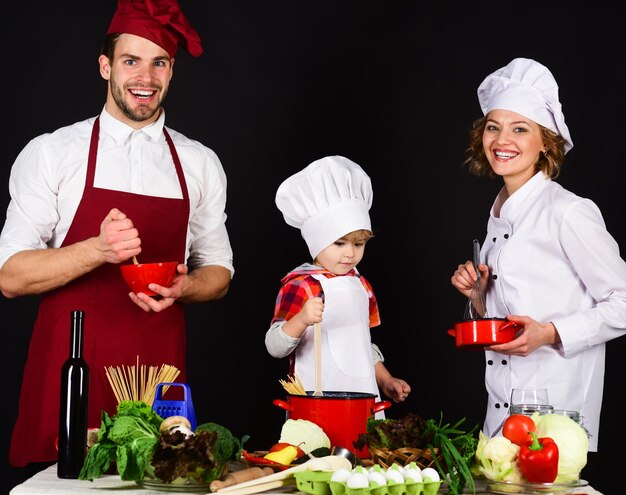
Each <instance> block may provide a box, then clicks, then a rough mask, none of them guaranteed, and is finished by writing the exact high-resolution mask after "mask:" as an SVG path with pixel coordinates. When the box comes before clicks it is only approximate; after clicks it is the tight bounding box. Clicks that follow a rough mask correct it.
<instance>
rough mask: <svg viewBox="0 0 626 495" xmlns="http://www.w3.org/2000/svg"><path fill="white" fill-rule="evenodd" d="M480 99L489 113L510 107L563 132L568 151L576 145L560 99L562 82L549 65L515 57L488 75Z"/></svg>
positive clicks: (556, 130) (479, 92) (480, 91)
mask: <svg viewBox="0 0 626 495" xmlns="http://www.w3.org/2000/svg"><path fill="white" fill-rule="evenodd" d="M478 102H479V103H480V107H481V109H482V111H483V113H484V114H485V115H487V114H488V113H489V112H490V111H491V110H494V109H500V110H510V111H512V112H515V113H519V114H520V115H523V116H524V117H528V118H529V119H532V120H533V121H535V122H536V123H537V124H541V125H542V126H544V127H547V128H548V129H551V130H553V131H554V132H556V133H557V134H560V135H561V136H562V137H563V138H564V139H565V140H567V143H565V153H567V152H568V151H569V150H570V149H572V148H573V147H574V143H573V142H572V138H571V136H570V134H569V129H568V128H567V125H565V116H564V115H563V111H562V109H561V103H560V102H559V86H558V85H557V83H556V80H555V79H554V76H552V73H551V72H550V71H549V70H548V68H547V67H545V66H543V65H541V64H540V63H539V62H536V61H534V60H531V59H529V58H516V59H513V60H512V61H511V62H509V64H508V65H507V66H506V67H502V68H501V69H498V70H497V71H495V72H494V73H493V74H490V75H488V76H487V77H486V78H485V80H484V81H483V82H482V83H481V85H480V86H479V87H478Z"/></svg>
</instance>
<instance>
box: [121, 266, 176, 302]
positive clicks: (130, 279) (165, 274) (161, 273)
mask: <svg viewBox="0 0 626 495" xmlns="http://www.w3.org/2000/svg"><path fill="white" fill-rule="evenodd" d="M177 265H178V262H176V261H166V262H164V263H139V264H134V263H133V264H132V265H120V270H121V271H122V276H123V277H124V280H125V281H126V284H127V285H128V287H129V288H130V290H131V291H133V292H134V293H135V294H137V293H139V292H143V293H144V294H145V295H147V296H155V295H156V294H155V293H154V292H152V291H151V290H150V289H148V284H159V285H162V286H163V287H169V286H170V285H172V281H173V280H174V276H175V275H176V266H177Z"/></svg>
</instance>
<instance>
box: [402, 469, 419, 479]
mask: <svg viewBox="0 0 626 495" xmlns="http://www.w3.org/2000/svg"><path fill="white" fill-rule="evenodd" d="M404 479H405V480H413V481H417V482H419V481H422V471H421V469H420V468H418V467H415V468H406V469H405V470H404Z"/></svg>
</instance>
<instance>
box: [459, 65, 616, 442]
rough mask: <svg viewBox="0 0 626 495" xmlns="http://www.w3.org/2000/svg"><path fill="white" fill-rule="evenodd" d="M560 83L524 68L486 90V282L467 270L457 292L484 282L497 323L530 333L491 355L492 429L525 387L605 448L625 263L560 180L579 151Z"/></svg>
mask: <svg viewBox="0 0 626 495" xmlns="http://www.w3.org/2000/svg"><path fill="white" fill-rule="evenodd" d="M558 89H559V87H558V85H557V83H556V80H555V79H554V76H553V75H552V73H551V72H550V71H549V70H548V69H547V68H546V67H545V66H544V65H542V64H540V63H539V62H537V61H535V60H532V59H528V58H516V59H514V60H512V61H511V62H509V63H508V64H507V65H506V66H504V67H502V68H500V69H498V70H496V71H495V72H493V73H492V74H490V75H488V76H487V77H486V78H485V79H484V80H483V82H482V83H481V84H480V86H479V88H478V101H479V104H480V107H481V109H482V112H483V114H484V117H482V118H480V119H478V120H477V121H476V122H475V123H474V126H473V129H472V130H471V132H470V144H469V149H468V159H467V161H466V164H467V165H468V166H469V171H470V172H471V173H473V174H474V175H482V176H487V177H492V178H496V177H501V178H502V181H503V182H504V186H503V187H502V189H501V190H500V192H499V193H498V195H497V196H496V198H495V201H494V202H493V205H492V207H491V211H490V216H489V221H488V224H487V235H486V238H485V240H484V242H483V245H482V246H483V247H482V251H481V258H482V259H483V260H484V263H480V264H479V265H478V271H479V273H478V274H477V273H476V270H475V269H474V266H473V263H472V262H471V261H467V262H465V263H464V264H462V265H458V267H457V269H456V271H455V272H454V274H453V275H452V277H451V282H452V285H453V286H454V287H455V288H456V289H457V290H458V291H459V292H461V293H462V294H463V295H465V296H469V295H470V292H471V289H472V287H473V286H474V284H475V282H476V280H477V277H480V284H481V286H482V287H483V289H484V291H485V294H486V305H487V314H488V316H489V317H491V318H494V317H507V318H508V319H509V320H511V321H515V322H517V323H519V324H520V325H522V326H523V328H522V330H520V331H519V332H518V333H517V335H516V338H515V339H514V340H512V341H511V342H507V343H505V344H498V345H493V346H490V347H488V348H487V349H486V350H485V353H486V356H485V362H486V363H487V365H486V367H485V385H486V388H487V393H488V401H487V415H486V418H485V423H484V426H483V430H484V432H485V434H486V435H487V436H495V435H498V434H501V431H502V424H503V422H504V420H505V419H506V417H507V415H508V414H509V402H510V400H511V391H512V389H514V388H525V387H528V386H532V387H533V388H545V389H547V390H548V396H549V400H550V404H551V405H552V406H553V407H554V409H563V410H569V411H578V412H580V413H582V417H583V418H584V426H585V428H586V429H587V431H588V432H589V445H588V448H589V450H590V451H592V452H595V451H596V450H597V448H598V437H599V435H598V433H599V423H600V408H601V404H602V388H603V386H604V369H605V363H604V359H605V349H606V342H608V341H609V340H611V339H614V338H616V337H618V336H621V335H624V334H626V262H624V260H623V259H622V258H621V257H620V253H619V246H618V245H617V243H616V242H615V240H614V239H613V237H612V236H611V235H610V234H609V232H608V231H607V230H606V226H605V223H604V220H603V218H602V214H601V212H600V210H599V209H598V207H597V206H596V204H595V203H593V202H592V201H591V200H589V199H587V198H582V197H580V196H577V195H576V194H574V193H572V192H570V191H567V190H566V189H564V188H563V187H562V186H561V185H560V184H558V183H557V182H555V181H554V180H553V179H555V178H556V177H557V176H558V175H559V172H560V169H561V166H562V163H563V161H564V159H565V154H566V153H567V152H568V151H569V150H571V149H572V147H573V142H572V138H571V136H570V132H569V129H568V127H567V125H566V124H565V117H564V115H563V110H562V107H561V103H560V101H559V91H558Z"/></svg>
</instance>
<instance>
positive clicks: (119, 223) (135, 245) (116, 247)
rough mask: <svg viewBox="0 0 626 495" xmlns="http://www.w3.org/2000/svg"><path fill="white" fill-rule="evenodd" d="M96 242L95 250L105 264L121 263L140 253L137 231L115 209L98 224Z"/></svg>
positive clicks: (123, 214)
mask: <svg viewBox="0 0 626 495" xmlns="http://www.w3.org/2000/svg"><path fill="white" fill-rule="evenodd" d="M97 240H98V242H97V248H98V250H99V251H100V253H101V255H102V257H103V259H104V261H106V262H107V263H121V262H123V261H126V260H128V259H130V258H132V257H133V256H137V255H138V254H139V253H141V239H140V238H139V231H138V230H137V229H136V228H135V227H134V225H133V222H132V220H131V219H130V218H128V217H127V216H126V214H125V213H123V212H121V211H120V210H118V209H117V208H113V209H112V210H111V211H110V212H109V213H108V215H107V216H106V217H105V219H104V220H103V221H102V223H101V224H100V235H99V236H98V238H97Z"/></svg>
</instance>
